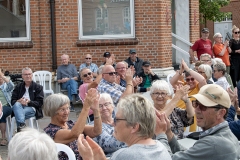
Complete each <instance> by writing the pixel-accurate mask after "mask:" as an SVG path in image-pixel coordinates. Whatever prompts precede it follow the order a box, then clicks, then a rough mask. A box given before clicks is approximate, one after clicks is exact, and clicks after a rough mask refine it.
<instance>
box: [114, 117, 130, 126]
mask: <svg viewBox="0 0 240 160" xmlns="http://www.w3.org/2000/svg"><path fill="white" fill-rule="evenodd" d="M117 121H127V120H126V119H124V118H116V117H114V118H113V123H114V125H115V126H116V123H117Z"/></svg>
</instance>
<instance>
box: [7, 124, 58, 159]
mask: <svg viewBox="0 0 240 160" xmlns="http://www.w3.org/2000/svg"><path fill="white" fill-rule="evenodd" d="M8 159H10V160H19V159H24V160H33V159H34V160H43V159H51V160H58V152H57V148H56V145H55V143H54V141H53V139H52V138H51V137H49V136H48V135H47V134H46V133H41V132H39V131H37V130H36V129H32V128H26V129H23V130H22V131H21V132H19V133H17V134H15V136H13V138H12V140H11V141H10V142H9V144H8Z"/></svg>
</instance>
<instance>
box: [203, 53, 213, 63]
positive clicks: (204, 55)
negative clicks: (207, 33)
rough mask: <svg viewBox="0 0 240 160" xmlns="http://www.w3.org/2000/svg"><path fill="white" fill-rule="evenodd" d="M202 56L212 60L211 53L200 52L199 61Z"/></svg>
mask: <svg viewBox="0 0 240 160" xmlns="http://www.w3.org/2000/svg"><path fill="white" fill-rule="evenodd" d="M202 57H208V58H209V59H210V60H212V57H211V55H210V54H207V53H204V54H201V56H200V61H201V60H202Z"/></svg>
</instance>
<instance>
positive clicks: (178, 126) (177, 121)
mask: <svg viewBox="0 0 240 160" xmlns="http://www.w3.org/2000/svg"><path fill="white" fill-rule="evenodd" d="M176 89H177V90H176V93H175V95H174V97H173V99H172V100H171V101H170V102H169V103H167V101H168V100H169V99H170V98H171V97H170V88H169V85H168V83H167V82H166V81H164V80H157V81H155V82H153V84H152V87H151V88H150V95H151V97H152V100H153V103H154V107H155V108H156V109H157V111H159V112H163V111H164V112H165V113H166V116H167V117H169V119H170V122H171V130H172V132H173V133H174V134H175V135H176V136H177V137H178V138H179V139H182V138H183V132H184V127H187V126H190V125H191V124H193V122H194V119H193V118H194V109H193V107H192V103H191V101H190V100H189V99H188V94H187V93H188V89H189V86H188V85H185V86H182V87H177V88H176ZM181 99H182V100H183V101H184V103H185V104H186V109H181V108H178V107H176V106H177V103H178V101H179V100H181Z"/></svg>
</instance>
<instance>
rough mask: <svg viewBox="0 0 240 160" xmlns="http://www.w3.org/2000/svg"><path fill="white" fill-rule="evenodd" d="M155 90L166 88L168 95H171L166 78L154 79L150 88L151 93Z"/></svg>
mask: <svg viewBox="0 0 240 160" xmlns="http://www.w3.org/2000/svg"><path fill="white" fill-rule="evenodd" d="M155 90H164V91H166V92H167V94H168V95H171V91H170V86H169V84H168V83H167V82H166V81H165V80H156V81H154V82H153V83H152V86H151V88H150V94H152V93H153V92H154V91H155Z"/></svg>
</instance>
